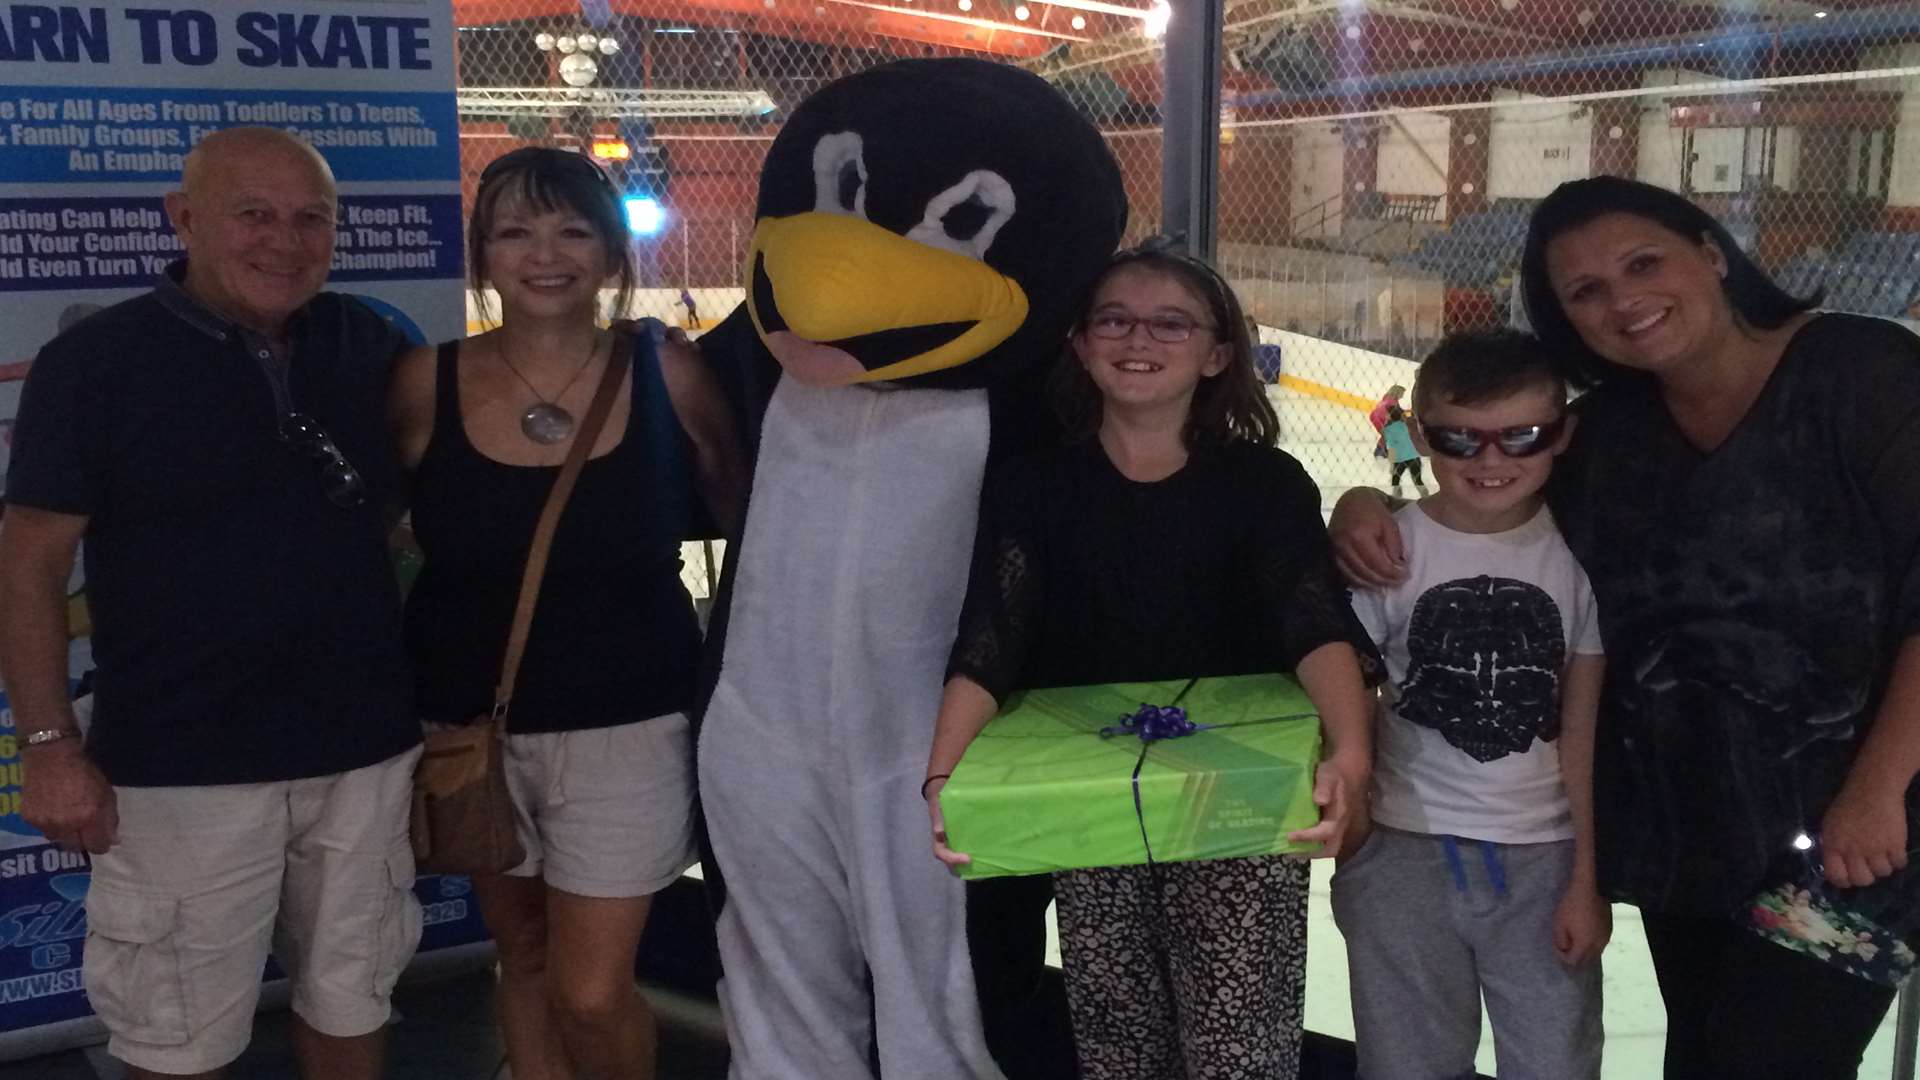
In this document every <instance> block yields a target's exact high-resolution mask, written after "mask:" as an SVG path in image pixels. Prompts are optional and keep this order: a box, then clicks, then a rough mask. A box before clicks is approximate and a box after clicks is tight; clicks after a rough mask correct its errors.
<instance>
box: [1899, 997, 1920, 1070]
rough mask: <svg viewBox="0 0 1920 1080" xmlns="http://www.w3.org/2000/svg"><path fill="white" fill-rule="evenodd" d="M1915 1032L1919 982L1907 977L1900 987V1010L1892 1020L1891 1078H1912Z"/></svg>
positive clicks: (1919, 1019) (1919, 1022)
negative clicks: (1905, 982)
mask: <svg viewBox="0 0 1920 1080" xmlns="http://www.w3.org/2000/svg"><path fill="white" fill-rule="evenodd" d="M1916 1034H1920V984H1916V983H1915V982H1914V980H1912V979H1908V980H1907V985H1905V986H1903V987H1901V988H1900V1011H1899V1012H1898V1013H1897V1014H1896V1015H1895V1017H1894V1021H1893V1080H1913V1059H1914V1046H1915V1043H1916V1038H1915V1036H1916Z"/></svg>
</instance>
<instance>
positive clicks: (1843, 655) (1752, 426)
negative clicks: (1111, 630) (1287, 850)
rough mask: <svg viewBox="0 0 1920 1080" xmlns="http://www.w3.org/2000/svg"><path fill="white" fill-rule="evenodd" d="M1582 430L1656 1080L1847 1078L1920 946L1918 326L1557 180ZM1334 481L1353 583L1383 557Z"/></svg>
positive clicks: (1632, 185)
mask: <svg viewBox="0 0 1920 1080" xmlns="http://www.w3.org/2000/svg"><path fill="white" fill-rule="evenodd" d="M1521 282H1522V290H1523V293H1524V295H1525V297H1526V306H1527V314H1528V316H1529V318H1530V319H1531V321H1532V325H1533V327H1534V330H1535V332H1536V333H1538V334H1539V335H1540V337H1541V339H1542V340H1543V341H1544V342H1545V343H1546V344H1547V345H1548V346H1549V347H1551V348H1553V349H1555V350H1556V351H1558V352H1559V353H1560V354H1561V355H1562V356H1564V357H1565V358H1566V360H1567V363H1568V367H1569V373H1570V375H1571V377H1572V378H1573V380H1574V381H1575V382H1576V384H1577V385H1580V386H1583V387H1585V388H1586V389H1587V392H1586V394H1585V395H1584V397H1583V398H1582V399H1581V400H1580V401H1579V402H1577V403H1576V408H1577V411H1578V413H1579V416H1580V424H1579V428H1578V430H1577V432H1576V434H1575V436H1574V440H1573V444H1572V446H1571V447H1570V448H1569V450H1568V452H1567V454H1566V455H1565V457H1564V458H1563V459H1562V462H1561V464H1560V465H1559V466H1557V467H1556V468H1555V470H1554V475H1553V480H1552V482H1551V485H1550V487H1549V491H1548V494H1549V499H1550V502H1551V505H1552V507H1553V511H1554V514H1555V516H1556V518H1557V519H1558V520H1559V522H1560V526H1561V529H1562V531H1563V532H1564V533H1565V535H1566V538H1567V542H1568V544H1569V545H1570V546H1571V547H1572V549H1573V551H1574V554H1575V555H1576V556H1578V558H1579V559H1580V561H1581V563H1582V564H1583V566H1584V567H1585V569H1586V571H1587V574H1588V576H1589V577H1590V578H1591V580H1592V582H1593V588H1594V592H1595V595H1596V597H1597V598H1598V600H1599V606H1600V626H1601V632H1602V636H1603V638H1604V640H1605V643H1606V649H1607V655H1608V665H1607V686H1606V691H1605V696H1604V699H1603V702H1602V709H1601V717H1600V725H1599V732H1598V745H1597V747H1596V761H1595V775H1594V802H1595V807H1594V809H1595V817H1596V838H1597V851H1598V864H1599V865H1598V869H1599V876H1600V885H1601V889H1602V891H1603V892H1604V893H1605V894H1606V895H1608V896H1609V897H1611V898H1612V899H1614V900H1618V901H1624V902H1627V903H1632V904H1635V905H1637V906H1638V907H1639V908H1640V910H1641V913H1642V917H1643V919H1644V923H1645V926H1646V932H1647V943H1648V946H1649V947H1650V949H1651V951H1652V955H1653V963H1654V970H1655V974H1656V976H1657V977H1658V979H1659V983H1660V990H1661V995H1662V997H1663V998H1664V999H1665V1002H1666V1006H1667V1021H1668V1022H1667V1054H1666V1075H1667V1076H1668V1077H1670V1078H1682V1077H1684V1078H1687V1080H1699V1078H1708V1080H1712V1078H1728V1080H1732V1078H1736V1077H1738V1078H1754V1077H1795V1078H1808V1080H1815V1078H1832V1077H1852V1076H1854V1075H1855V1074H1856V1072H1857V1070H1858V1066H1859V1062H1860V1057H1861V1054H1862V1052H1863V1051H1864V1050H1865V1048H1866V1045H1867V1042H1868V1041H1869V1040H1870V1039H1871V1038H1872V1035H1873V1032H1874V1030H1875V1029H1876V1028H1877V1027H1878V1025H1879V1023H1880V1021H1881V1019H1882V1018H1883V1017H1884V1015H1885V1014H1886V1011H1887V1008H1888V1006H1889V1004H1890V1003H1891V1002H1892V1001H1893V997H1894V993H1895V990H1896V987H1897V986H1898V985H1899V983H1900V982H1901V981H1902V980H1903V979H1904V978H1905V976H1906V974H1907V973H1908V972H1909V970H1910V969H1911V968H1912V966H1913V963H1914V948H1915V946H1916V945H1920V867H1911V866H1909V864H1908V858H1909V855H1910V854H1911V852H1912V849H1913V848H1914V846H1915V840H1916V838H1920V831H1916V829H1915V824H1916V821H1917V820H1920V816H1917V812H1920V800H1916V797H1915V793H1914V787H1913V779H1914V776H1915V773H1916V771H1920V564H1917V563H1916V559H1920V485H1916V484H1915V483H1914V482H1913V481H1912V478H1911V477H1910V476H1909V475H1908V470H1909V469H1910V467H1911V462H1912V461H1913V460H1914V457H1915V455H1916V454H1920V422H1916V419H1915V414H1914V410H1913V403H1914V401H1915V400H1916V399H1920V339H1917V338H1916V337H1915V336H1914V335H1913V334H1912V333H1910V332H1908V331H1907V330H1905V329H1903V328H1901V327H1900V326H1898V325H1897V324H1894V323H1890V322H1886V321H1883V320H1879V319H1871V318H1863V317H1859V316H1854V315H1843V314H1829V313H1821V312H1818V311H1816V310H1815V306H1816V303H1817V297H1816V298H1800V297H1794V296H1791V295H1789V294H1787V293H1786V292H1784V291H1782V290H1781V289H1780V288H1779V287H1777V286H1776V285H1775V284H1774V283H1773V282H1772V281H1771V280H1770V279H1769V278H1768V277H1767V275H1766V273H1765V272H1764V271H1763V270H1762V269H1761V268H1760V267H1759V266H1757V265H1756V264H1755V263H1754V262H1753V260H1752V259H1751V258H1749V257H1748V256H1747V255H1745V254H1744V253H1742V252H1741V251H1740V249H1739V247H1738V246H1737V245H1736V244H1735V243H1734V241H1733V239H1732V237H1730V236H1729V235H1728V234H1727V232H1726V230H1725V228H1723V227H1722V226H1721V225H1720V224H1719V222H1717V221H1715V220H1714V219H1713V217H1712V216H1711V215H1709V214H1708V213H1706V212H1705V211H1704V210H1702V209H1700V208H1699V207H1697V206H1695V205H1694V204H1693V203H1691V202H1689V201H1688V200H1687V199H1685V198H1683V197H1681V196H1679V195H1677V194H1675V193H1673V192H1671V191H1667V190H1665V189H1662V188H1658V187H1655V186H1653V185H1650V184H1645V183H1640V182H1637V181H1632V180H1623V179H1619V178H1616V177H1595V178H1593V179H1589V180H1578V181H1573V182H1570V183H1567V184H1563V185H1561V186H1560V187H1559V188H1558V189H1556V190H1555V191H1554V192H1553V193H1552V194H1551V195H1549V196H1548V197H1547V198H1546V199H1545V200H1544V201H1543V202H1542V203H1541V204H1540V205H1539V207H1538V208H1537V209H1536V210H1535V211H1534V214H1533V218H1532V222H1531V224H1530V227H1529V230H1528V234H1527V241H1526V248H1525V251H1524V253H1523V255H1522V258H1521ZM1381 509H1382V508H1381V504H1380V501H1379V500H1378V499H1375V498H1372V497H1370V496H1369V495H1368V494H1366V493H1364V492H1361V493H1355V494H1352V495H1350V496H1349V497H1347V498H1344V499H1343V500H1342V503H1341V506H1340V508H1339V510H1338V511H1337V512H1336V514H1335V518H1334V523H1333V524H1334V530H1333V531H1334V536H1335V545H1336V550H1337V551H1338V552H1339V553H1340V557H1341V561H1342V564H1343V566H1344V567H1345V568H1346V569H1347V571H1348V573H1349V574H1350V575H1351V576H1353V577H1354V578H1355V579H1356V580H1361V581H1365V582H1370V583H1371V582H1380V581H1386V580H1391V579H1393V578H1394V577H1395V576H1396V573H1397V567H1396V564H1395V559H1394V557H1393V553H1394V552H1396V551H1397V550H1398V546H1399V542H1400V541H1399V537H1398V535H1397V534H1395V533H1394V532H1393V531H1392V529H1391V524H1390V523H1386V524H1384V525H1383V515H1382V514H1381Z"/></svg>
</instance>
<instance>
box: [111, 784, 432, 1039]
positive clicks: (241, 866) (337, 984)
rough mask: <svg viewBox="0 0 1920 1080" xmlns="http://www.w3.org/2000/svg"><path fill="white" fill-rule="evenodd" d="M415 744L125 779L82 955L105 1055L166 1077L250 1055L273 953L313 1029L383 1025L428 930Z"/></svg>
mask: <svg viewBox="0 0 1920 1080" xmlns="http://www.w3.org/2000/svg"><path fill="white" fill-rule="evenodd" d="M419 756H420V751H419V749H418V748H415V749H413V750H409V751H407V752H406V753H404V754H399V755H397V756H395V757H391V758H388V759H387V760H385V761H382V762H379V763H377V764H374V765H369V766H367V767H365V768H361V769H354V770H352V771H350V772H344V773H333V774H330V775H327V776H316V777H312V778H309V779H305V780H289V781H283V782H277V783H268V784H222V785H217V786H206V787H116V788H115V789H114V797H115V799H116V800H117V804H118V809H119V812H120V838H119V841H118V842H117V843H116V844H115V845H114V847H113V850H112V851H109V852H107V853H106V854H105V855H96V856H94V857H93V881H92V884H91V885H90V886H89V888H88V890H87V943H86V952H85V955H84V957H83V962H82V968H83V972H84V978H85V981H86V987H87V997H88V999H89V1000H90V1001H91V1002H92V1004H93V1009H94V1011H95V1012H96V1013H98V1014H99V1016H100V1019H101V1020H102V1021H103V1022H104V1023H105V1024H106V1026H107V1031H108V1033H109V1036H110V1038H109V1040H108V1042H107V1052H108V1053H110V1054H112V1055H113V1056H114V1057H117V1058H119V1059H120V1060H122V1061H125V1062H127V1063H128V1064H130V1065H135V1066H138V1067H140V1068H142V1069H147V1070H149V1071H152V1072H160V1073H197V1072H206V1071H209V1070H212V1069H217V1068H219V1067H221V1066H222V1065H225V1064H227V1063H228V1062H230V1061H232V1060H233V1059H234V1058H237V1057H239V1056H240V1052H241V1051H242V1050H244V1049H246V1046H247V1041H248V1039H249V1038H250V1037H251V1035H252V1033H253V1013H254V1008H255V1006H256V1005H257V1004H258V1003H259V998H260V974H261V968H262V967H263V966H264V965H265V964H266V961H267V955H268V953H269V952H271V953H272V954H273V955H274V956H275V957H276V958H277V959H278V960H279V961H280V966H281V967H283V968H285V969H286V970H287V973H288V976H289V978H290V979H291V981H292V984H293V1011H294V1012H296V1013H298V1014H299V1016H300V1018H301V1019H302V1020H305V1021H306V1022H307V1023H308V1024H309V1025H310V1026H312V1027H313V1029H314V1030H316V1031H319V1032H321V1033H322V1034H326V1035H336V1036H341V1037H351V1036H355V1035H365V1034H368V1033H370V1032H373V1031H377V1030H379V1028H380V1027H381V1026H383V1025H384V1024H386V1022H387V1018H388V1013H389V1003H388V998H389V995H391V994H392V992H393V984H394V981H395V980H396V979H398V978H399V976H400V971H401V969H402V968H403V967H405V966H406V963H407V960H408V959H409V958H410V957H411V956H412V955H413V950H414V947H415V946H416V945H418V944H419V943H420V903H419V901H418V900H416V899H415V898H414V895H413V876H414V872H413V849H412V848H411V847H410V846H409V844H408V840H407V808H408V804H409V802H410V801H411V798H412V792H413V766H414V762H415V761H416V760H417V759H418V758H419Z"/></svg>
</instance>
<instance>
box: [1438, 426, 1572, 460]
mask: <svg viewBox="0 0 1920 1080" xmlns="http://www.w3.org/2000/svg"><path fill="white" fill-rule="evenodd" d="M1566 426H1567V418H1566V417H1564V416H1563V417H1561V418H1560V419H1558V420H1555V421H1553V422H1552V423H1547V424H1525V425H1522V426H1520V427H1509V428H1499V429H1497V430H1492V431H1489V430H1487V429H1485V428H1470V427H1440V426H1437V425H1433V424H1428V423H1425V422H1422V423H1421V424H1420V433H1421V434H1422V435H1424V436H1426V438H1427V445H1428V446H1429V447H1431V448H1432V449H1433V452H1434V453H1436V454H1443V455H1445V456H1447V457H1450V458H1470V457H1478V456H1479V455H1480V451H1482V450H1485V449H1486V448H1487V447H1488V446H1489V445H1495V446H1498V447H1500V452H1501V453H1503V454H1505V455H1507V456H1508V457H1514V458H1523V457H1532V456H1533V455H1535V454H1538V453H1540V452H1541V451H1543V450H1547V449H1549V448H1551V447H1552V446H1553V444H1554V443H1555V442H1557V441H1559V439H1560V432H1562V431H1563V430H1565V429H1566Z"/></svg>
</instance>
